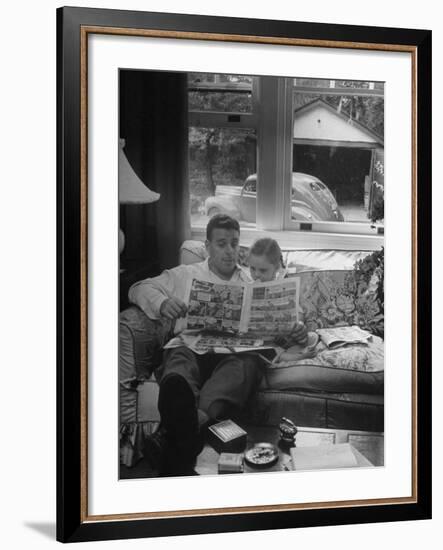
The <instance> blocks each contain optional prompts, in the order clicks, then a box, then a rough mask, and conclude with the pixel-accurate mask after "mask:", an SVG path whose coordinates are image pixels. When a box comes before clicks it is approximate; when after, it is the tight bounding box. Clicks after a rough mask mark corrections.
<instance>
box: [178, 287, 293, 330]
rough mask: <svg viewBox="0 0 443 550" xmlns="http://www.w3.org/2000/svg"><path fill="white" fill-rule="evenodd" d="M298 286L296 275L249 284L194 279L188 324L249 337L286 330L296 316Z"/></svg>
mask: <svg viewBox="0 0 443 550" xmlns="http://www.w3.org/2000/svg"><path fill="white" fill-rule="evenodd" d="M299 288H300V278H299V277H291V278H288V279H280V280H277V281H271V282H268V283H250V284H247V283H245V284H236V283H228V282H227V283H224V284H220V283H213V282H207V281H199V280H197V279H193V280H192V282H191V286H190V288H189V300H188V313H187V328H188V329H193V330H196V329H197V330H200V331H211V332H214V333H217V332H221V333H227V334H233V335H238V334H240V335H244V336H247V337H249V338H259V337H261V338H267V339H270V338H273V337H274V336H276V335H281V334H288V333H290V332H291V329H292V328H293V326H294V323H295V322H296V321H297V320H298V307H299Z"/></svg>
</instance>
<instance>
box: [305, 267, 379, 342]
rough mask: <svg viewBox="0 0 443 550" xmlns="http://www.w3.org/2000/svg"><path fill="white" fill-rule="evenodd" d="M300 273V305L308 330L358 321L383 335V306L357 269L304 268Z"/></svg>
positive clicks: (373, 331) (363, 326) (366, 327)
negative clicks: (318, 269) (314, 269)
mask: <svg viewBox="0 0 443 550" xmlns="http://www.w3.org/2000/svg"><path fill="white" fill-rule="evenodd" d="M300 277H301V288H300V308H301V312H302V316H303V319H304V322H305V324H306V325H307V327H308V330H316V329H318V328H326V327H339V326H346V325H358V326H359V327H361V328H363V329H366V330H369V331H370V332H371V333H372V334H376V335H379V336H383V333H384V311H383V308H382V306H381V304H380V302H379V300H378V299H377V295H376V294H375V292H374V291H373V290H372V289H371V288H370V287H369V285H368V282H367V280H366V279H365V278H364V277H363V276H362V275H361V274H360V273H359V272H357V271H354V270H351V271H305V272H303V273H301V274H300Z"/></svg>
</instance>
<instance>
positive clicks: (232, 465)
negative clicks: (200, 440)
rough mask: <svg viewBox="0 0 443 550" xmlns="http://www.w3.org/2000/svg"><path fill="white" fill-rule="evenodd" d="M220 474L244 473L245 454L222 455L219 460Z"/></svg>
mask: <svg viewBox="0 0 443 550" xmlns="http://www.w3.org/2000/svg"><path fill="white" fill-rule="evenodd" d="M218 473H219V474H241V473H243V453H240V454H238V453H221V455H220V458H219V459H218Z"/></svg>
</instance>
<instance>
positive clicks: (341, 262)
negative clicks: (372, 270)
mask: <svg viewBox="0 0 443 550" xmlns="http://www.w3.org/2000/svg"><path fill="white" fill-rule="evenodd" d="M370 253H371V252H370V251H367V250H288V251H286V252H284V253H283V257H284V259H285V264H286V267H288V268H289V269H292V268H295V270H296V272H297V273H300V272H301V271H321V270H325V269H328V270H330V269H344V270H350V269H353V268H354V265H355V262H357V261H359V260H362V259H363V258H366V256H368V254H370Z"/></svg>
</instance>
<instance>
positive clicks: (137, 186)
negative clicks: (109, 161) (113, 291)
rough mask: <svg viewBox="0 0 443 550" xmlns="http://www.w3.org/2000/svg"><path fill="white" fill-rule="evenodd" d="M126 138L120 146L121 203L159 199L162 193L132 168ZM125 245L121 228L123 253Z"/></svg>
mask: <svg viewBox="0 0 443 550" xmlns="http://www.w3.org/2000/svg"><path fill="white" fill-rule="evenodd" d="M124 146H125V140H124V139H120V140H119V148H118V199H119V202H120V203H121V204H148V203H150V202H155V201H158V199H159V198H160V193H156V192H155V191H151V189H149V187H147V186H146V185H145V184H144V183H143V182H142V180H141V179H140V178H139V177H138V176H137V174H136V173H135V172H134V170H133V169H132V166H131V165H130V164H129V161H128V159H127V157H126V155H125V153H124V151H123V147H124ZM124 247H125V235H124V233H123V231H122V230H121V229H119V235H118V250H119V253H120V254H121V253H122V251H123V249H124Z"/></svg>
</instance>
